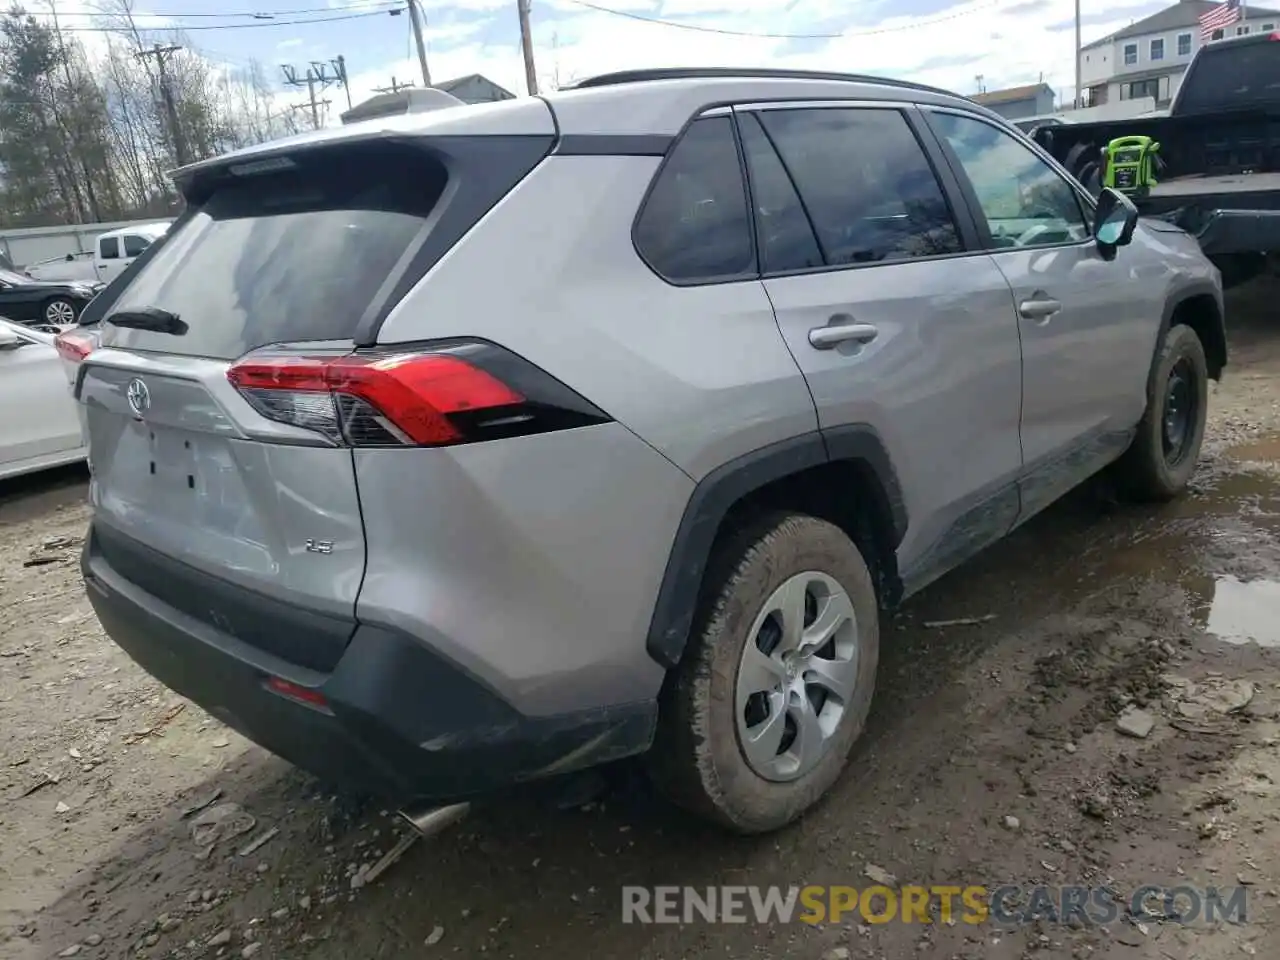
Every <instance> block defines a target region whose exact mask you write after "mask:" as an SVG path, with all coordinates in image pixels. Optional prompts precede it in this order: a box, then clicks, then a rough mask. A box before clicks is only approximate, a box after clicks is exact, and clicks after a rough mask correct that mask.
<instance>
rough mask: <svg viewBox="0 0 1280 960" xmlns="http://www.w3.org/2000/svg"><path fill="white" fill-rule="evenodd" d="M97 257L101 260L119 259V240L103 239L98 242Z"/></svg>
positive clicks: (116, 238)
mask: <svg viewBox="0 0 1280 960" xmlns="http://www.w3.org/2000/svg"><path fill="white" fill-rule="evenodd" d="M98 256H100V257H101V258H102V259H103V260H119V259H120V238H119V237H103V238H102V239H101V240H99V241H98Z"/></svg>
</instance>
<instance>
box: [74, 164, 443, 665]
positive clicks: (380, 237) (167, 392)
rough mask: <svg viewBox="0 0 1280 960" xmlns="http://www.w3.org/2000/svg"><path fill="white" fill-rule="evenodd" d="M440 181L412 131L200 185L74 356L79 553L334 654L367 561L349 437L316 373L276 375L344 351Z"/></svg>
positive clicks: (306, 657) (238, 625)
mask: <svg viewBox="0 0 1280 960" xmlns="http://www.w3.org/2000/svg"><path fill="white" fill-rule="evenodd" d="M231 170H232V171H235V168H234V167H232V168H231ZM446 180H447V175H446V171H445V169H444V167H443V165H442V164H441V163H440V162H439V161H438V160H435V159H433V158H432V157H431V156H430V155H428V154H427V153H425V152H423V151H422V150H421V149H419V148H417V147H415V146H410V145H406V144H403V143H401V144H397V143H388V142H373V143H370V142H357V143H355V144H354V145H347V146H344V145H336V146H330V147H326V148H325V149H323V150H311V151H308V152H302V153H299V154H297V155H296V156H294V157H292V158H290V159H286V160H280V161H275V162H271V163H265V164H251V165H248V166H247V167H246V169H245V170H243V171H240V172H233V173H228V174H225V175H220V178H219V180H218V182H217V183H216V184H215V185H214V186H212V187H211V188H210V189H208V190H207V191H206V192H205V194H204V195H202V196H201V197H199V203H198V206H196V207H195V209H194V212H193V213H192V214H191V215H189V216H188V217H186V218H184V220H183V221H181V222H180V224H179V225H178V226H177V227H176V229H175V232H174V234H173V235H172V236H171V237H170V238H169V240H168V242H167V243H166V244H164V245H163V246H162V247H161V248H159V249H158V250H157V251H156V253H155V256H154V258H153V259H152V260H151V262H150V263H149V264H147V265H146V266H145V267H144V268H143V269H142V270H141V272H139V273H138V275H137V276H136V277H135V278H134V279H133V280H132V281H131V282H130V283H129V285H128V286H127V287H126V288H125V289H124V291H123V292H122V293H121V295H120V296H119V298H118V299H117V300H116V302H114V303H113V304H111V305H110V306H109V307H108V308H107V314H106V321H105V322H104V323H103V324H102V325H101V326H102V330H101V348H100V349H96V350H94V351H93V352H92V354H90V355H89V356H87V357H86V358H85V359H84V361H83V367H84V370H83V375H82V377H81V379H80V382H79V390H78V396H79V397H80V399H81V401H82V403H83V404H84V410H85V414H86V421H87V426H88V431H89V438H90V458H91V463H92V466H93V488H92V502H93V507H94V521H95V522H94V536H93V539H92V543H91V545H90V559H91V565H92V562H93V560H94V559H95V558H97V559H99V560H100V561H101V562H104V563H106V564H107V565H108V566H109V567H110V568H112V569H113V570H114V571H115V572H116V573H117V574H119V575H120V576H123V577H124V578H126V579H127V580H129V581H131V582H132V583H134V584H135V585H137V586H138V587H141V588H142V589H143V590H145V591H146V592H148V593H150V594H151V595H153V596H154V597H156V598H158V599H160V600H161V601H163V602H165V603H167V604H169V605H170V606H172V607H175V608H177V609H178V610H180V611H181V612H183V613H185V614H187V615H188V616H191V617H194V618H197V619H199V620H201V621H204V622H205V623H207V624H209V625H211V626H213V627H215V628H217V629H218V630H220V631H222V632H224V633H227V634H230V635H231V636H234V637H236V638H238V639H240V640H243V641H246V642H249V643H252V644H253V645H255V646H258V647H260V648H262V649H265V650H267V651H269V652H272V653H274V654H276V655H278V656H281V657H283V658H285V659H286V660H288V661H290V662H292V663H295V664H299V665H302V666H306V667H309V668H312V669H317V670H327V669H330V668H332V667H333V666H334V665H335V664H336V662H337V659H338V657H339V656H340V655H341V653H342V650H343V649H344V648H345V646H346V644H347V642H348V640H349V639H350V635H351V631H352V629H353V627H354V609H355V601H356V597H357V593H358V591H359V589H360V583H361V578H362V576H363V573H364V563H365V547H364V536H363V529H362V524H361V516H360V503H359V496H358V491H357V487H356V480H355V475H354V471H353V465H352V454H351V449H350V446H349V445H348V444H347V443H346V442H344V436H343V433H342V430H341V429H340V427H339V426H338V422H339V412H338V410H337V403H338V402H337V400H336V398H335V397H334V396H333V395H331V394H330V393H329V392H326V389H325V386H324V378H323V376H321V377H320V378H319V385H320V389H319V390H314V389H309V388H308V387H307V386H306V385H301V386H300V388H299V390H300V392H295V391H284V390H277V389H274V387H275V386H276V383H277V381H278V380H279V379H280V377H281V371H286V372H287V371H290V370H294V369H303V368H305V369H307V370H310V371H312V372H314V371H316V370H323V367H324V364H325V363H327V362H329V361H331V360H332V359H334V358H342V357H347V356H349V355H350V354H351V353H352V351H353V346H354V345H353V337H354V335H355V332H356V330H357V328H358V325H359V324H360V322H361V319H362V317H365V316H366V314H368V313H369V312H370V311H371V310H373V309H374V305H375V304H376V303H377V302H378V301H379V298H380V296H382V293H383V290H384V287H387V286H388V285H389V280H388V278H389V277H392V276H393V275H394V274H395V273H396V271H397V268H398V265H402V264H403V263H404V262H405V261H406V260H407V259H408V258H409V254H410V253H411V252H412V250H413V249H415V248H416V247H417V245H418V244H419V243H420V240H421V237H422V235H423V234H424V232H425V228H426V224H427V219H428V217H429V216H430V215H431V213H432V211H433V209H434V207H435V206H436V204H437V201H438V199H439V198H440V196H441V193H442V191H443V190H444V187H445V183H446ZM246 370H248V371H250V375H249V376H247V377H246V376H245V375H244V371H246ZM254 377H256V379H253V378H254ZM313 379H314V378H313ZM233 381H234V382H233ZM314 386H315V384H314V383H313V384H312V387H314Z"/></svg>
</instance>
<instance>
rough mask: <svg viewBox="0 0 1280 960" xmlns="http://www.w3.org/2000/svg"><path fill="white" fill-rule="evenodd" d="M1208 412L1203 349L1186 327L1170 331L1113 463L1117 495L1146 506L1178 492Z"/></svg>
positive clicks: (1193, 460) (1200, 440)
mask: <svg viewBox="0 0 1280 960" xmlns="http://www.w3.org/2000/svg"><path fill="white" fill-rule="evenodd" d="M1208 409H1209V365H1208V363H1207V362H1206V360H1205V355H1204V345H1203V344H1202V343H1201V342H1200V338H1199V337H1198V336H1197V335H1196V332H1195V331H1194V330H1192V329H1191V328H1190V327H1187V326H1182V325H1178V326H1175V327H1171V328H1170V329H1169V331H1168V333H1166V334H1165V337H1164V342H1163V343H1162V344H1161V345H1160V352H1159V354H1158V355H1157V357H1156V365H1155V371H1154V372H1153V375H1152V377H1151V382H1150V384H1149V385H1148V387H1147V410H1146V413H1145V414H1143V417H1142V422H1141V423H1139V424H1138V433H1137V435H1136V436H1135V437H1134V438H1133V443H1132V444H1131V445H1130V447H1129V449H1128V450H1127V451H1126V452H1125V455H1124V456H1123V457H1121V459H1120V460H1119V461H1118V462H1117V463H1116V469H1115V477H1116V482H1117V486H1118V487H1119V489H1120V492H1122V493H1123V494H1124V495H1125V496H1127V497H1128V498H1129V499H1131V500H1138V501H1147V502H1162V501H1166V500H1172V499H1173V498H1174V497H1176V496H1178V495H1179V494H1180V493H1182V491H1183V490H1185V489H1186V486H1187V483H1188V481H1189V480H1190V479H1191V474H1192V473H1193V472H1194V471H1195V468H1196V461H1197V460H1198V459H1199V457H1200V447H1201V444H1203V442H1204V431H1205V421H1206V418H1207V415H1208Z"/></svg>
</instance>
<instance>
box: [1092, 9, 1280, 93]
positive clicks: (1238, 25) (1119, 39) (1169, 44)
mask: <svg viewBox="0 0 1280 960" xmlns="http://www.w3.org/2000/svg"><path fill="white" fill-rule="evenodd" d="M1218 5H1219V4H1218V3H1217V2H1215V0H1179V2H1178V3H1175V4H1174V5H1173V6H1171V7H1166V8H1165V9H1163V10H1161V11H1159V12H1158V13H1153V14H1152V15H1151V16H1149V17H1145V18H1143V19H1142V20H1139V21H1137V22H1136V23H1132V24H1130V25H1129V26H1127V27H1125V28H1124V29H1123V30H1118V31H1116V32H1115V33H1113V34H1111V35H1110V36H1108V37H1103V38H1102V39H1101V40H1095V41H1094V42H1093V43H1088V44H1085V45H1084V46H1083V47H1081V48H1080V52H1079V57H1080V86H1081V92H1082V96H1083V98H1084V106H1087V107H1096V106H1100V105H1101V104H1104V103H1115V102H1116V101H1118V100H1136V99H1140V98H1142V97H1152V98H1154V99H1155V102H1156V108H1157V109H1163V108H1165V107H1167V106H1169V103H1170V101H1172V100H1173V96H1174V94H1175V93H1177V91H1178V84H1179V83H1181V82H1182V75H1183V74H1184V73H1185V72H1186V69H1187V64H1189V63H1190V62H1191V57H1192V55H1194V54H1195V52H1196V51H1197V50H1198V49H1200V45H1201V40H1200V17H1201V16H1202V15H1204V14H1205V13H1208V12H1209V11H1210V10H1212V9H1214V8H1215V7H1217V6H1218ZM1243 13H1244V18H1243V19H1241V20H1238V21H1236V22H1235V23H1233V24H1230V25H1229V26H1227V27H1225V28H1224V29H1222V30H1217V31H1215V32H1214V34H1213V39H1214V40H1221V39H1223V38H1224V37H1226V36H1233V37H1234V36H1242V35H1244V34H1247V33H1256V32H1258V31H1264V32H1270V31H1272V30H1275V29H1276V27H1277V25H1280V11H1277V10H1268V9H1263V8H1262V7H1255V6H1253V5H1252V4H1245V6H1244V10H1243Z"/></svg>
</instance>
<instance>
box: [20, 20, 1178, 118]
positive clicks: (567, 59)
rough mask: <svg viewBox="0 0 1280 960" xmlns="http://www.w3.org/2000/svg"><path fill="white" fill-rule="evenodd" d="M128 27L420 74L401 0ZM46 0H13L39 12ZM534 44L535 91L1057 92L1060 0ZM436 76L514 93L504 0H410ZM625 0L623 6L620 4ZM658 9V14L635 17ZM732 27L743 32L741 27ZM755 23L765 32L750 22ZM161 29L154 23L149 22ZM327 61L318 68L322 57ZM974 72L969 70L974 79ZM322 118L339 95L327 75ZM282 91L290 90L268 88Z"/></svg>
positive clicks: (231, 55) (208, 50)
mask: <svg viewBox="0 0 1280 960" xmlns="http://www.w3.org/2000/svg"><path fill="white" fill-rule="evenodd" d="M56 2H57V3H58V8H57V9H58V12H59V17H60V22H61V23H62V25H63V26H64V27H66V28H68V29H70V30H74V31H77V33H76V35H77V37H78V38H79V39H80V40H81V41H82V42H84V43H85V45H86V47H87V48H88V49H89V51H90V52H91V53H92V52H93V50H95V49H97V48H99V47H100V45H101V44H102V42H103V36H104V35H103V34H101V33H94V32H91V31H92V30H93V28H95V27H97V26H100V25H101V20H97V19H94V17H93V16H92V14H93V11H94V10H95V9H100V7H99V4H102V3H108V2H110V3H115V2H119V0H56ZM131 2H133V4H134V12H135V16H136V17H137V19H138V23H139V24H140V25H146V26H154V27H157V28H161V29H164V28H178V29H181V30H183V31H184V32H185V37H184V39H185V41H186V42H187V43H189V45H190V46H191V47H192V48H193V49H196V50H198V51H200V52H201V53H202V55H204V56H206V57H207V58H209V59H210V60H212V61H214V62H216V63H218V64H223V65H225V66H226V67H227V68H228V69H236V68H238V67H243V66H245V65H247V64H248V62H249V61H250V60H251V59H253V60H258V61H260V62H262V63H263V64H264V65H265V66H267V67H268V69H269V70H270V71H271V73H272V76H273V77H275V78H279V79H280V80H281V82H282V80H283V75H282V72H281V70H280V66H281V65H283V64H290V65H293V66H294V67H296V70H297V74H298V75H299V76H302V75H304V74H305V71H306V66H307V64H308V63H310V62H312V61H318V62H327V61H330V60H332V59H333V58H336V57H337V56H338V55H339V54H341V55H342V56H343V57H344V58H345V61H346V66H347V73H348V76H349V78H350V94H351V98H352V100H353V101H354V102H356V103H359V102H360V101H361V100H363V99H365V98H367V97H368V96H370V95H371V94H372V93H373V91H374V89H375V88H377V87H381V86H386V85H389V84H390V83H391V82H392V79H393V78H394V79H395V80H397V81H399V82H400V83H404V82H407V81H412V82H415V83H418V82H421V71H420V70H419V67H418V60H417V56H416V53H415V51H414V47H413V41H412V33H411V30H410V19H409V16H408V14H407V13H406V12H405V11H404V9H403V0H220V2H219V0H131ZM49 3H50V0H28V2H27V6H28V8H29V9H30V10H32V11H33V12H37V13H39V12H42V11H43V15H44V16H48V15H49V14H48V11H49V9H50V8H49ZM532 4H533V5H532V12H531V17H532V24H533V34H534V54H535V62H536V65H537V72H538V78H539V83H540V85H542V87H543V88H544V90H545V89H546V88H548V87H551V86H554V85H556V84H557V83H559V84H564V83H569V82H572V81H573V80H576V79H581V78H584V77H588V76H591V75H593V74H598V73H606V72H609V71H612V70H620V69H627V68H634V67H657V66H770V67H794V68H804V69H817V70H837V71H847V72H854V73H867V74H879V75H884V76H892V77H901V78H905V79H910V80H915V81H918V82H921V83H928V84H932V85H935V86H940V87H944V88H947V89H950V90H954V91H956V92H958V93H961V94H972V93H975V92H977V90H978V84H979V82H981V84H982V86H983V87H984V88H985V89H987V90H997V89H1001V88H1003V87H1009V86H1017V85H1020V84H1025V83H1035V82H1038V81H1040V80H1044V82H1046V83H1048V84H1049V85H1050V86H1052V87H1053V88H1054V89H1055V91H1057V93H1058V94H1059V96H1060V97H1066V98H1068V100H1069V98H1070V97H1071V88H1072V86H1073V84H1074V82H1075V80H1074V66H1073V61H1072V52H1073V44H1074V16H1075V12H1074V11H1075V7H1074V0H959V2H957V0H532ZM1081 4H1082V16H1081V23H1082V42H1084V43H1089V42H1091V41H1093V40H1096V39H1099V38H1101V37H1103V36H1106V35H1107V34H1109V33H1111V32H1113V31H1115V30H1118V29H1120V28H1121V27H1124V26H1126V25H1128V24H1129V23H1131V22H1133V21H1134V20H1137V19H1141V18H1142V17H1145V16H1147V15H1149V14H1151V13H1154V12H1156V11H1157V10H1159V9H1161V8H1162V7H1164V6H1167V4H1165V3H1160V2H1156V3H1152V2H1151V0H1106V2H1103V0H1081ZM422 5H423V8H424V10H425V14H426V40H427V57H428V65H429V67H430V70H431V76H432V79H433V80H434V81H436V82H440V81H443V80H447V79H451V78H453V77H457V76H463V75H466V74H471V73H480V74H483V75H485V76H486V77H488V78H489V79H491V80H493V81H494V82H496V83H498V84H500V85H501V86H503V87H506V88H507V89H508V90H510V91H512V92H513V93H516V94H523V93H524V92H525V83H524V67H523V62H522V60H521V55H520V43H519V23H518V16H517V9H516V0H422ZM627 14H630V16H627ZM652 19H659V20H663V21H668V22H669V24H679V25H682V26H672V25H669V24H659V23H651V22H646V21H647V20H652ZM742 34H748V35H747V36H743V35H742ZM761 34H765V35H767V36H761ZM156 38H157V39H163V38H164V34H163V33H158V34H156ZM329 72H330V73H332V72H333V71H332V68H331V67H330V68H329ZM979 77H981V81H979V79H978V78H979ZM324 95H325V96H326V97H328V98H329V99H331V100H332V101H333V107H332V109H331V110H330V111H329V120H330V122H331V123H337V122H338V119H337V115H338V113H339V111H340V110H342V109H345V107H346V99H347V94H346V92H344V91H343V90H342V89H341V88H339V87H336V86H335V87H331V88H330V89H329V90H327V91H326V92H325V94H324ZM281 96H282V102H284V103H295V102H303V101H305V99H306V97H305V89H304V90H301V91H296V92H295V89H289V88H286V87H284V86H283V82H282V94H281Z"/></svg>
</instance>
